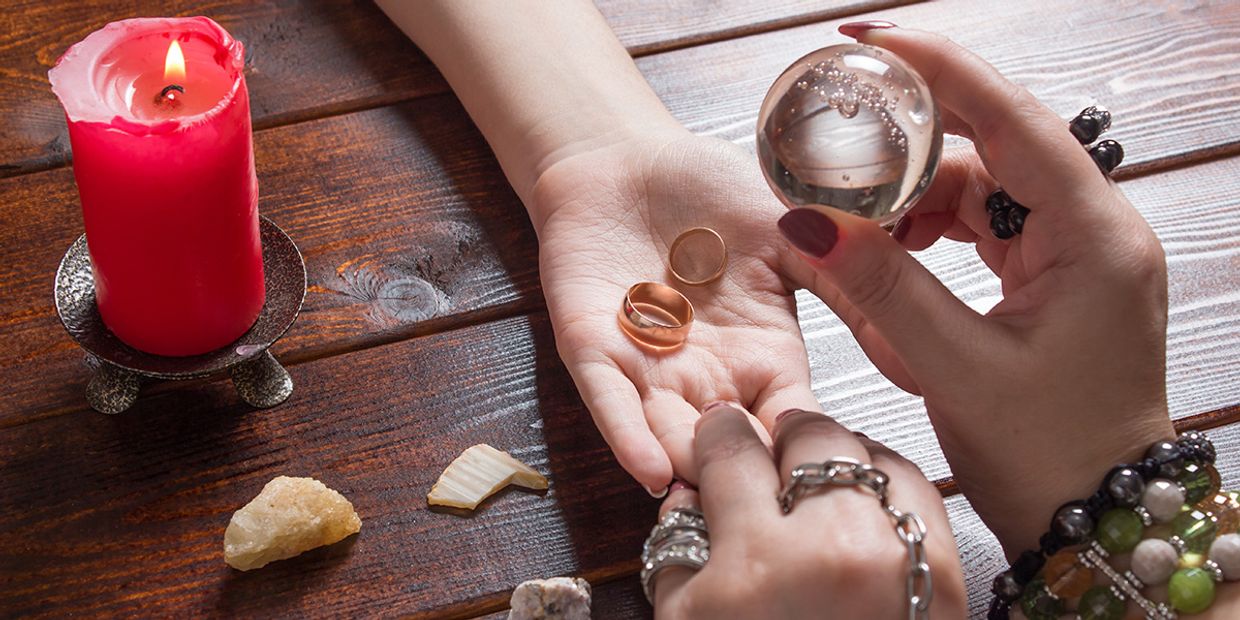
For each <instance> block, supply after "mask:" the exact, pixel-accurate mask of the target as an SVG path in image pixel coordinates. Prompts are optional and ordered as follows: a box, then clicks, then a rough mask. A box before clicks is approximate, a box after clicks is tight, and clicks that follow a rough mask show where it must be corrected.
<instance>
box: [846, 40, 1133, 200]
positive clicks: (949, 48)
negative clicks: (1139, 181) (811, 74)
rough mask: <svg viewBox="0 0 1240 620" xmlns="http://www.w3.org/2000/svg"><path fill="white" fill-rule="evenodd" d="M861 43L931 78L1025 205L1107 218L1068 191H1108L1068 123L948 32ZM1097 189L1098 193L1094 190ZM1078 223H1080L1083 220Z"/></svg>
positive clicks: (939, 97) (992, 168)
mask: <svg viewBox="0 0 1240 620" xmlns="http://www.w3.org/2000/svg"><path fill="white" fill-rule="evenodd" d="M857 40H858V41H860V42H862V43H866V44H870V45H876V46H879V47H882V48H885V49H888V50H890V51H892V52H895V53H896V54H897V55H899V56H900V57H901V58H903V59H904V60H906V61H907V62H908V63H909V64H910V65H912V66H913V67H914V68H915V69H916V70H917V72H918V73H920V74H921V76H922V77H923V78H924V79H925V80H926V83H927V84H928V85H929V87H930V91H931V93H932V94H933V95H934V98H935V100H936V101H937V102H938V103H939V105H940V106H942V107H943V108H944V109H945V110H946V111H947V112H949V113H950V114H952V115H954V116H955V117H957V118H958V119H959V120H960V121H961V122H963V123H964V124H966V125H968V127H969V128H970V130H971V133H972V135H973V139H974V144H975V146H976V147H977V150H978V154H979V155H980V156H981V158H982V162H983V163H984V164H985V166H986V169H987V170H988V171H989V172H990V173H991V175H992V176H994V177H995V179H997V180H998V181H999V183H1000V184H1002V185H1003V187H1004V188H1005V189H1006V190H1007V191H1008V193H1009V194H1011V195H1012V196H1013V197H1014V198H1016V199H1017V200H1018V201H1019V202H1021V203H1022V204H1024V205H1026V206H1031V207H1032V206H1035V205H1036V207H1037V208H1038V209H1039V210H1041V211H1042V212H1051V211H1059V212H1060V213H1057V214H1056V217H1057V218H1058V217H1059V216H1060V215H1062V216H1064V217H1065V218H1069V219H1073V220H1077V218H1078V217H1087V218H1088V217H1099V218H1101V217H1103V214H1101V213H1091V212H1089V211H1087V210H1086V211H1083V210H1080V209H1074V208H1072V205H1071V203H1070V201H1066V200H1064V199H1063V197H1064V195H1065V192H1070V191H1081V192H1086V193H1085V194H1083V195H1089V196H1096V195H1100V194H1101V193H1102V192H1105V191H1108V188H1109V182H1108V181H1107V179H1106V177H1104V176H1103V175H1102V174H1099V172H1098V167H1097V166H1096V165H1095V164H1094V163H1093V160H1092V159H1091V158H1090V157H1089V154H1088V153H1087V152H1086V151H1085V149H1083V148H1081V145H1080V143H1078V142H1077V141H1076V139H1075V138H1073V137H1072V135H1071V134H1070V133H1069V132H1068V130H1067V123H1066V121H1064V119H1062V118H1060V117H1059V116H1058V115H1057V114H1055V113H1054V112H1053V111H1051V110H1050V109H1049V108H1047V107H1046V106H1045V105H1043V104H1042V103H1041V102H1039V101H1038V100H1037V99H1036V98H1035V97H1034V96H1033V95H1032V94H1030V93H1029V91H1027V90H1025V89H1024V88H1022V87H1020V86H1018V85H1016V84H1014V83H1012V82H1010V81H1008V80H1007V78H1005V77H1003V76H1002V75H1001V74H1000V73H999V71H998V70H997V69H995V68H994V67H993V66H991V65H990V63H988V62H986V61H985V60H983V59H982V58H981V57H979V56H977V55H976V54H974V53H972V52H970V51H968V50H966V49H965V48H963V47H960V46H959V45H957V44H956V43H954V42H952V41H951V40H950V39H947V38H946V37H944V36H942V35H939V34H934V33H930V32H923V31H919V30H910V29H906V28H875V29H869V30H865V31H863V32H860V33H858V34H857ZM1094 192H1097V193H1094ZM1078 221H1079V220H1078Z"/></svg>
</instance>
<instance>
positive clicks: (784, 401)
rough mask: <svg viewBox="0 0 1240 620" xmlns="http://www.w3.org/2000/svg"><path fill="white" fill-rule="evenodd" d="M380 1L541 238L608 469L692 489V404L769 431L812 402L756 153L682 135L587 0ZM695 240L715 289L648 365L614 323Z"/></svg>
mask: <svg viewBox="0 0 1240 620" xmlns="http://www.w3.org/2000/svg"><path fill="white" fill-rule="evenodd" d="M379 4H380V6H381V7H383V9H384V10H385V11H387V12H388V14H389V15H390V16H391V17H392V19H393V21H395V22H396V23H397V24H398V25H399V26H400V27H401V28H402V29H404V31H405V32H407V33H408V34H409V36H410V37H412V38H413V40H414V41H415V42H416V43H417V44H418V46H419V47H421V48H422V50H423V51H424V52H426V54H427V55H428V56H430V58H431V59H432V60H433V61H434V62H435V65H436V66H437V67H439V69H440V71H442V72H443V74H444V77H446V78H447V79H448V82H449V83H451V85H452V90H453V91H454V92H455V93H456V95H457V96H458V97H459V98H460V99H461V102H462V103H463V104H464V105H465V107H466V109H467V110H468V111H469V114H470V116H471V117H472V118H473V119H474V122H475V123H477V125H478V127H479V129H481V130H482V132H483V134H484V135H486V138H487V142H489V143H490V144H491V147H492V148H493V149H494V150H495V155H496V157H497V158H498V159H499V162H500V164H501V165H502V166H503V168H504V172H505V174H506V175H507V176H508V180H509V181H510V182H511V183H512V187H513V189H514V190H516V192H517V194H518V195H519V196H520V197H521V200H522V202H523V203H525V206H526V209H527V210H528V211H529V213H530V219H531V221H533V223H534V227H535V229H536V230H537V231H538V238H539V246H540V248H539V252H540V262H541V269H542V281H543V292H544V293H545V295H546V297H547V305H548V307H549V308H550V311H551V321H552V324H553V325H554V327H555V331H556V344H557V346H558V347H559V350H560V353H561V354H562V356H563V358H564V361H565V363H566V364H567V365H568V369H569V371H570V372H572V374H573V379H574V380H575V382H576V384H577V388H578V390H579V391H580V392H581V394H582V396H583V398H584V399H585V402H586V405H587V406H588V407H589V408H590V412H591V413H592V414H593V416H594V419H595V421H596V422H597V423H598V426H599V428H600V429H601V430H602V432H603V435H604V437H606V439H607V441H608V443H609V444H610V445H611V447H612V449H613V450H615V452H616V456H617V457H618V459H619V461H620V464H621V465H623V466H624V467H625V469H627V470H628V471H629V472H630V473H631V474H633V476H634V477H635V478H637V480H638V481H639V482H641V483H642V484H643V485H644V486H646V487H647V488H648V489H651V490H652V492H654V493H659V492H661V491H662V490H663V489H665V488H667V486H668V484H669V483H670V482H671V480H672V475H673V471H674V472H676V474H678V475H680V476H683V477H685V478H686V479H689V480H696V476H697V475H696V472H695V469H694V465H693V459H692V447H691V442H692V436H693V423H694V422H695V421H696V419H697V417H698V414H697V411H698V407H700V406H701V405H704V404H706V403H707V402H710V401H714V400H721V399H732V400H739V401H741V402H743V403H745V404H747V405H750V406H751V407H752V409H753V410H754V411H755V412H756V413H757V414H758V416H759V417H762V418H764V419H765V421H766V422H767V423H768V424H769V423H770V421H771V418H773V417H774V415H775V414H776V413H778V412H779V411H782V410H784V409H788V408H791V407H813V406H816V405H815V403H816V401H815V399H814V398H813V395H812V393H811V392H810V389H809V370H808V362H807V361H806V356H805V348H804V345H803V344H802V342H801V336H800V330H799V329H798V326H797V322H796V317H795V304H794V300H793V296H792V293H791V292H789V290H788V289H787V287H786V286H785V285H784V284H783V283H782V282H781V280H780V278H779V276H778V273H777V270H776V268H775V267H776V265H777V264H778V263H779V260H780V254H781V252H782V250H781V247H782V242H781V240H780V238H779V236H778V234H777V233H776V232H775V230H774V228H773V227H772V225H771V223H772V222H774V221H775V220H776V219H777V218H778V217H779V216H780V215H781V214H782V213H783V208H782V207H781V206H779V204H778V203H777V202H776V201H775V199H774V197H773V196H772V195H771V194H770V192H769V191H768V190H767V188H766V185H765V183H764V182H763V181H762V178H761V176H760V175H759V172H758V167H757V165H756V164H755V163H754V161H753V157H752V156H751V155H748V154H746V153H744V152H743V151H741V150H740V149H739V148H737V147H736V146H734V145H732V144H729V143H726V142H722V141H719V140H711V139H706V138H695V137H693V136H692V135H690V134H689V132H687V131H685V130H684V128H683V127H681V126H680V124H679V123H678V122H676V120H675V119H674V118H672V116H671V115H670V114H669V113H668V112H667V110H666V109H665V108H664V107H663V105H662V103H661V102H660V101H659V98H658V97H657V96H655V94H654V92H653V91H651V90H650V87H649V85H647V84H646V82H645V79H644V78H643V77H642V75H641V73H640V72H639V71H638V70H637V67H635V66H634V65H633V61H632V59H631V58H630V57H629V55H628V53H627V52H626V51H625V49H624V47H623V46H622V45H620V42H619V41H617V40H616V38H615V36H614V35H613V34H612V33H611V30H610V29H609V28H608V26H607V22H606V21H604V20H603V18H602V16H601V15H600V14H599V13H598V10H597V9H596V8H595V7H594V5H593V4H592V3H590V2H589V1H588V0H576V1H567V0H566V1H562V2H533V3H511V2H501V3H486V2H454V1H451V0H438V1H431V0H427V1H425V2H399V1H397V0H379ZM695 226H706V227H709V228H713V229H714V230H716V231H718V232H719V233H720V234H721V235H722V236H723V238H724V240H725V241H726V242H727V244H728V250H729V254H730V258H731V261H730V264H729V265H728V268H727V271H726V273H725V274H724V276H723V278H722V279H720V280H719V281H717V282H715V283H713V284H710V285H708V286H703V287H697V288H692V287H680V288H681V290H682V291H683V292H684V293H685V294H686V295H687V296H688V297H689V299H690V300H691V301H692V302H693V304H694V307H695V310H696V315H697V318H696V321H695V322H694V324H693V327H692V329H691V331H690V333H689V338H688V344H686V345H685V346H683V347H682V348H681V349H679V350H677V351H672V352H666V353H659V354H654V353H650V352H648V351H646V350H643V349H641V348H640V347H639V346H638V345H637V344H635V343H634V342H632V341H630V340H629V339H628V338H627V337H626V336H625V335H624V334H623V333H622V332H621V331H620V330H621V328H620V326H619V325H618V324H617V322H616V321H617V317H616V314H617V311H618V310H619V309H620V304H621V302H622V301H623V298H624V294H625V291H627V290H628V288H629V287H630V286H632V285H633V284H635V283H637V282H640V281H643V280H653V281H663V282H671V279H670V277H669V274H668V273H667V267H666V264H667V263H666V257H667V251H668V246H669V245H670V244H671V243H672V241H673V240H674V239H675V238H676V237H677V236H678V235H679V234H680V233H681V232H683V231H684V230H685V229H687V228H691V227H695Z"/></svg>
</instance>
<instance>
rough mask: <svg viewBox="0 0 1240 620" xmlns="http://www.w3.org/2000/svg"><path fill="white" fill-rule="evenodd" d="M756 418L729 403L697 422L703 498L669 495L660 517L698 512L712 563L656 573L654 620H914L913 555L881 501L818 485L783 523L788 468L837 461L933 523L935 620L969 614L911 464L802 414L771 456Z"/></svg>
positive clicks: (941, 518) (935, 511)
mask: <svg viewBox="0 0 1240 620" xmlns="http://www.w3.org/2000/svg"><path fill="white" fill-rule="evenodd" d="M749 420H750V418H749V416H747V415H745V413H744V412H741V411H739V410H737V409H735V408H733V407H730V406H726V405H723V406H716V407H712V408H710V409H708V410H707V411H706V412H705V413H704V414H703V416H702V417H701V419H700V421H699V422H698V425H697V439H696V442H695V450H696V455H697V462H698V467H699V470H700V477H701V485H700V489H701V490H700V492H694V491H691V490H687V489H678V490H675V491H673V492H672V493H671V494H670V495H669V497H668V498H667V501H666V502H664V505H663V511H664V512H666V511H667V510H669V509H671V508H674V507H698V505H699V503H700V509H701V510H702V512H703V513H704V514H705V516H706V523H707V526H708V527H709V536H710V560H709V561H708V562H707V563H706V566H705V567H704V568H703V569H702V570H701V571H699V572H696V573H694V572H691V571H689V570H687V569H684V568H675V567H669V568H666V569H664V570H662V571H661V572H659V573H658V574H657V575H656V581H655V584H654V594H655V615H656V617H658V618H676V619H680V618H684V619H691V618H789V619H793V618H823V617H831V618H906V617H908V606H909V597H908V594H907V593H906V590H905V588H906V585H905V582H906V579H907V578H908V576H909V574H910V564H909V556H908V550H907V547H906V545H905V543H904V542H903V541H902V540H901V539H900V538H899V537H897V535H896V532H895V526H894V525H893V522H892V519H891V518H890V517H889V516H888V515H887V513H885V512H884V511H883V508H882V506H881V504H880V503H879V501H878V500H877V498H876V496H875V494H874V493H872V492H870V491H867V490H863V489H861V488H860V487H826V488H821V489H817V490H815V491H811V492H809V493H807V494H806V495H804V496H802V497H801V498H800V499H799V500H798V501H797V502H796V503H795V504H794V505H793V508H792V511H791V512H790V513H788V514H784V513H783V512H782V511H781V510H780V506H779V503H778V502H777V501H776V495H777V494H778V492H779V490H780V487H781V485H782V484H783V483H784V482H785V481H787V480H788V479H789V477H790V476H791V473H792V469H793V468H795V467H798V466H800V465H803V464H806V463H823V462H824V461H827V460H828V459H834V458H838V457H844V458H851V459H856V460H858V461H861V462H862V463H870V464H872V465H873V466H874V467H876V468H877V469H879V470H880V471H882V472H883V473H885V474H887V475H888V476H889V477H890V481H889V482H888V484H887V490H888V495H889V497H888V501H889V502H890V504H891V505H892V506H894V507H895V508H897V509H899V510H901V511H903V512H913V513H915V514H917V515H918V516H919V517H921V519H922V521H923V522H924V523H925V525H926V530H927V533H926V536H925V539H924V541H923V543H922V544H923V547H924V550H925V553H926V559H927V561H928V564H929V566H930V575H931V579H930V581H931V583H932V585H933V594H932V597H931V605H930V614H931V617H934V618H963V617H964V615H965V592H964V581H963V578H962V575H961V570H960V562H959V558H958V556H957V552H956V543H955V539H953V538H952V532H951V527H950V525H949V524H948V521H947V514H946V512H945V511H944V509H943V500H942V498H941V497H940V496H939V493H938V491H937V490H936V489H935V488H934V486H933V485H932V484H930V483H929V482H928V481H927V480H926V479H925V478H924V477H923V476H922V475H921V472H920V471H918V469H917V468H916V467H915V466H914V465H913V464H911V463H909V462H908V461H906V460H905V459H904V458H902V457H900V456H899V455H897V454H895V453H894V452H891V451H890V450H888V449H886V448H884V447H883V446H880V445H878V444H876V443H874V442H872V441H869V440H868V439H865V438H863V437H858V436H854V435H853V434H852V433H850V432H848V430H847V429H845V428H844V427H842V426H840V425H839V424H837V423H835V422H834V421H832V420H831V419H830V418H828V417H827V416H825V415H822V414H819V413H811V412H807V411H790V412H788V413H787V414H786V415H783V416H780V419H779V421H778V424H777V425H776V427H775V456H774V458H772V456H771V452H770V450H769V449H768V448H767V446H766V445H765V444H764V443H763V442H762V440H761V438H760V437H759V436H758V435H757V434H756V433H755V432H754V430H753V428H752V425H751V423H750V421H749ZM699 496H700V497H699Z"/></svg>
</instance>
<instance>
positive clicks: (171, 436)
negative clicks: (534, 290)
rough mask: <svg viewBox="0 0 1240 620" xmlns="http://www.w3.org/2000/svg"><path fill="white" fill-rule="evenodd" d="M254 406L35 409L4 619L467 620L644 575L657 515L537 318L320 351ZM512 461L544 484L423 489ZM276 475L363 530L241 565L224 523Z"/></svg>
mask: <svg viewBox="0 0 1240 620" xmlns="http://www.w3.org/2000/svg"><path fill="white" fill-rule="evenodd" d="M292 374H293V378H294V380H295V381H296V382H297V386H298V387H297V391H296V392H295V393H294V394H293V396H292V398H291V399H290V400H289V401H288V402H287V403H285V404H284V405H282V406H280V407H278V408H275V409H271V410H267V411H262V412H254V411H250V410H247V409H246V408H245V407H241V406H238V405H236V404H235V399H234V398H233V396H232V395H231V394H230V393H229V390H227V389H226V388H225V387H224V386H221V385H218V384H211V385H205V386H201V387H200V388H199V389H197V390H189V391H176V392H168V393H165V394H161V395H159V396H156V397H153V398H149V399H145V400H143V401H142V402H140V403H139V404H138V405H137V406H136V408H135V409H134V410H132V411H130V412H127V413H126V414H125V415H121V416H101V415H97V414H93V413H85V412H84V413H80V414H75V415H65V416H58V417H54V418H48V419H44V420H40V421H36V422H32V423H30V424H26V425H23V426H20V427H16V428H13V429H10V430H8V431H6V432H5V440H4V442H2V443H0V609H4V610H6V613H8V614H14V615H18V616H24V615H31V616H34V617H63V616H66V615H74V614H81V615H89V616H99V615H109V616H135V615H142V616H159V617H169V616H183V617H184V616H192V617H199V616H204V615H222V616H320V617H321V616H357V615H364V614H365V613H373V612H374V611H375V610H379V609H382V610H384V613H390V614H393V615H401V616H414V617H422V616H431V615H435V616H440V615H447V616H463V615H478V614H479V613H483V612H487V611H495V610H498V609H500V608H502V607H503V606H504V605H505V604H506V601H507V598H508V595H509V592H510V590H511V588H512V587H513V586H515V585H516V584H517V583H520V582H521V581H524V580H526V579H531V578H538V577H547V576H552V575H562V574H576V575H580V576H583V577H584V578H586V579H587V580H591V581H598V582H604V581H607V580H609V579H612V578H615V577H616V576H618V574H619V573H622V572H632V571H633V570H635V569H636V561H635V558H636V556H637V554H638V552H639V550H640V547H641V541H642V539H643V538H644V536H645V534H646V531H647V530H648V528H649V527H650V524H652V523H653V522H654V518H655V511H656V509H657V506H658V502H657V501H655V500H652V499H651V498H650V497H649V496H647V495H646V494H645V492H644V491H642V490H641V489H640V487H638V486H637V485H636V484H635V483H633V482H632V480H631V479H630V478H629V477H628V475H627V474H625V473H624V472H623V471H622V470H620V469H619V467H618V466H617V465H616V464H615V461H614V460H613V459H612V457H611V455H610V452H609V450H608V448H607V446H606V444H605V443H604V442H603V441H602V439H601V437H600V436H599V435H598V433H597V432H596V431H595V430H594V428H593V425H592V423H591V422H590V418H589V416H588V414H587V413H586V412H585V409H584V407H583V406H582V405H581V402H580V401H579V399H578V398H577V395H576V392H575V390H574V389H573V387H572V382H571V379H570V377H569V376H568V374H567V372H565V371H564V369H563V367H562V365H561V364H560V362H559V358H558V356H557V354H556V351H555V345H554V343H553V340H552V336H551V331H550V327H549V324H548V322H547V321H546V319H545V318H542V317H539V316H535V317H533V318H517V319H510V320H506V321H499V322H492V323H488V324H486V325H483V326H478V327H473V328H469V329H465V330H457V331H452V332H448V333H444V334H439V335H436V336H432V337H427V338H418V339H414V340H410V341H404V342H401V343H397V344H393V345H389V346H382V347H376V348H371V349H367V350H365V351H361V352H358V353H354V354H349V355H344V356H339V357H334V358H331V359H327V360H319V361H315V362H311V363H307V364H302V365H299V366H296V367H294V368H293V369H292ZM480 442H486V443H490V444H492V445H495V446H497V447H500V448H502V449H505V450H508V451H510V452H511V453H512V454H513V455H514V456H516V457H517V458H519V459H521V460H523V461H525V462H527V463H529V464H530V465H532V466H533V467H535V468H537V469H538V470H539V471H541V472H543V473H545V474H547V475H548V476H549V477H550V479H551V488H550V490H549V491H547V492H546V493H545V494H536V493H528V492H522V491H517V490H510V491H506V492H503V493H501V494H500V495H499V496H497V497H496V498H494V499H492V500H490V501H488V502H487V503H486V504H485V505H484V506H483V507H482V508H481V509H480V510H478V511H477V512H476V513H474V514H472V515H471V514H468V513H464V514H462V513H458V512H456V511H441V510H430V509H428V508H427V507H426V503H425V502H426V499H425V496H426V492H427V490H428V489H429V488H430V486H431V485H432V483H433V482H434V481H435V479H436V478H437V477H438V475H439V473H440V471H441V470H442V468H443V467H445V466H446V465H447V464H448V463H449V462H450V461H451V460H452V459H453V458H455V457H456V456H457V454H459V452H460V451H461V450H463V449H464V448H466V447H468V446H470V445H472V444H475V443H480ZM276 475H302V476H305V475H309V476H314V477H317V478H319V479H321V480H323V481H324V482H325V483H326V484H328V485H329V486H331V487H333V488H335V489H337V490H339V491H341V492H342V493H343V494H344V495H345V496H346V497H348V498H349V499H350V501H352V502H353V504H354V505H355V506H356V508H357V510H358V512H359V513H360V515H361V516H362V519H363V521H364V522H363V526H362V532H361V534H360V535H358V536H357V537H356V538H355V539H352V540H350V541H347V542H345V543H343V544H341V545H337V546H334V547H330V548H327V549H322V550H319V551H315V552H313V553H310V554H307V555H306V556H304V557H301V558H298V559H295V560H291V561H287V562H281V563H277V564H274V565H272V566H269V567H266V568H264V569H262V570H258V571H254V572H247V573H239V572H235V571H232V570H231V569H229V568H228V567H227V566H225V564H224V563H223V558H222V557H221V556H222V554H221V544H222V543H221V540H222V536H223V532H224V528H225V526H226V524H227V522H228V518H229V515H230V514H231V513H232V511H234V510H236V509H237V508H239V507H241V506H242V505H243V504H245V503H246V502H247V501H249V499H250V498H252V497H253V496H254V495H255V494H256V493H257V492H258V490H259V489H260V488H261V487H262V485H263V484H264V483H265V482H267V481H268V480H270V479H271V478H272V477H274V476H276Z"/></svg>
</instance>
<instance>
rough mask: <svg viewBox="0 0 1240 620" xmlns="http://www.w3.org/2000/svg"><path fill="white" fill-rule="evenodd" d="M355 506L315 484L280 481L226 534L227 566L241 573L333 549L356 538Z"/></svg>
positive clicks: (243, 511) (271, 484)
mask: <svg viewBox="0 0 1240 620" xmlns="http://www.w3.org/2000/svg"><path fill="white" fill-rule="evenodd" d="M361 529H362V520H361V519H360V518H359V517H358V516H357V512H355V511H354V510H353V504H350V503H349V500H347V499H345V498H344V496H343V495H341V494H340V493H338V492H336V491H333V490H331V489H329V488H327V485H325V484H323V483H322V482H319V481H318V480H315V479H314V478H290V477H288V476H279V477H277V478H275V479H274V480H272V481H271V482H268V483H267V485H266V486H264V487H263V490H262V492H260V493H259V494H258V497H255V498H254V499H253V500H252V501H250V503H248V504H246V505H245V506H244V507H242V508H241V510H238V511H237V512H235V513H233V516H232V520H230V521H229V522H228V529H226V530H225V531H224V561H225V562H227V563H228V565H229V566H231V567H233V568H235V569H238V570H251V569H254V568H261V567H263V566H266V565H267V564H268V563H270V562H274V561H276V560H283V559H285V558H291V557H293V556H295V555H298V554H300V553H303V552H305V551H309V550H311V549H314V548H315V547H321V546H323V545H330V544H333V543H336V542H340V541H341V540H343V539H345V538H347V537H348V536H350V535H352V534H356V533H357V532H358V531H360V530H361Z"/></svg>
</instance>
